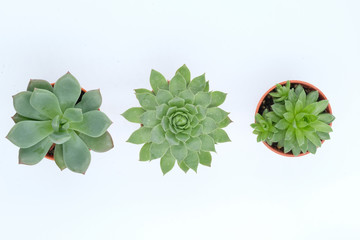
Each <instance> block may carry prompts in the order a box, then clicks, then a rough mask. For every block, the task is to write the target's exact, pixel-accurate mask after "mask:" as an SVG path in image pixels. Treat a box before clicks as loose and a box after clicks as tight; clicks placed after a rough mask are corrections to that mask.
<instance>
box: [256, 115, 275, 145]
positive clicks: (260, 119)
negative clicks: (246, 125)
mask: <svg viewBox="0 0 360 240" xmlns="http://www.w3.org/2000/svg"><path fill="white" fill-rule="evenodd" d="M267 113H268V111H267V110H265V111H264V112H263V115H261V114H259V113H257V114H256V115H255V121H256V122H255V123H253V124H251V127H252V128H254V131H253V133H254V134H256V135H258V137H257V141H258V142H261V141H266V142H267V143H268V144H269V145H272V141H271V139H272V138H273V136H274V134H275V133H277V132H278V130H277V129H276V128H275V127H274V126H273V123H272V120H271V119H270V118H269V117H268V116H267Z"/></svg>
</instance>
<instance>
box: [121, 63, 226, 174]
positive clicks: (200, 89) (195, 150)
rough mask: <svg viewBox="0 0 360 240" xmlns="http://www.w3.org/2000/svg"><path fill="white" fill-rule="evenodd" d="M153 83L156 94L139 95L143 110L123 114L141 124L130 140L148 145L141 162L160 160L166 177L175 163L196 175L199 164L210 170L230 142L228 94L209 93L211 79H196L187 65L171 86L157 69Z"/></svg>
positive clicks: (128, 111)
mask: <svg viewBox="0 0 360 240" xmlns="http://www.w3.org/2000/svg"><path fill="white" fill-rule="evenodd" d="M150 84H151V87H152V91H151V90H147V89H136V90H135V94H136V97H137V99H138V100H139V102H140V105H141V107H133V108H130V109H128V110H127V111H125V112H124V113H123V114H122V115H123V116H124V117H125V118H126V119H127V120H128V121H130V122H133V123H139V124H141V127H140V128H139V129H138V130H136V131H135V132H134V133H133V134H132V135H131V136H130V138H129V139H128V140H127V141H128V142H130V143H134V144H144V145H143V147H142V148H141V150H140V161H150V160H153V159H157V158H160V167H161V170H162V172H163V174H166V173H167V172H169V171H170V170H171V169H172V168H173V167H174V164H175V162H177V163H178V165H179V167H180V168H181V169H182V170H183V171H184V172H187V171H188V170H189V169H190V168H191V169H193V170H194V171H195V172H196V171H197V168H198V165H199V163H200V164H202V165H205V166H210V165H211V160H212V157H211V153H210V152H215V144H216V143H223V142H228V141H230V139H229V137H228V135H227V133H226V132H225V131H224V130H223V129H222V128H224V127H226V126H228V125H229V124H230V123H231V120H230V118H229V117H228V115H229V113H228V112H226V111H224V110H222V109H221V108H219V105H221V104H222V103H223V102H224V101H225V98H226V94H225V93H223V92H219V91H209V82H207V81H206V80H205V74H203V75H201V76H198V77H195V78H194V79H192V80H191V76H190V71H189V69H188V68H187V67H186V65H183V66H182V67H180V68H179V69H178V70H177V72H176V74H175V76H174V77H173V78H172V79H171V80H170V81H167V80H166V79H165V77H164V76H163V75H162V74H161V73H159V72H157V71H155V70H152V71H151V74H150Z"/></svg>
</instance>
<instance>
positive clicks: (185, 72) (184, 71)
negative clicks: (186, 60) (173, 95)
mask: <svg viewBox="0 0 360 240" xmlns="http://www.w3.org/2000/svg"><path fill="white" fill-rule="evenodd" d="M176 73H180V74H181V75H182V76H183V78H184V79H185V81H186V85H188V84H189V83H190V79H191V74H190V70H189V69H188V67H187V66H186V65H185V64H184V65H182V66H181V67H180V68H179V69H178V70H177V71H176Z"/></svg>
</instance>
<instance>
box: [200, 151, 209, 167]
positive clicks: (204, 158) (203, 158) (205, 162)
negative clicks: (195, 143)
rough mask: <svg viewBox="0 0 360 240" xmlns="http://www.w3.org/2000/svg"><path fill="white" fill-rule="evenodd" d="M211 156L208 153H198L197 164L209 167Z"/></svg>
mask: <svg viewBox="0 0 360 240" xmlns="http://www.w3.org/2000/svg"><path fill="white" fill-rule="evenodd" d="M211 159H212V158H211V154H210V153H209V152H203V151H200V152H199V162H200V164H202V165H204V166H208V167H211Z"/></svg>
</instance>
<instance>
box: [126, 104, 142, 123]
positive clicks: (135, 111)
mask: <svg viewBox="0 0 360 240" xmlns="http://www.w3.org/2000/svg"><path fill="white" fill-rule="evenodd" d="M144 112H145V110H144V109H143V108H141V107H133V108H130V109H128V110H126V111H125V112H124V113H123V114H121V115H122V116H123V117H124V118H125V119H126V120H128V121H129V122H133V123H141V119H140V117H141V115H142V114H143V113H144Z"/></svg>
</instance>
